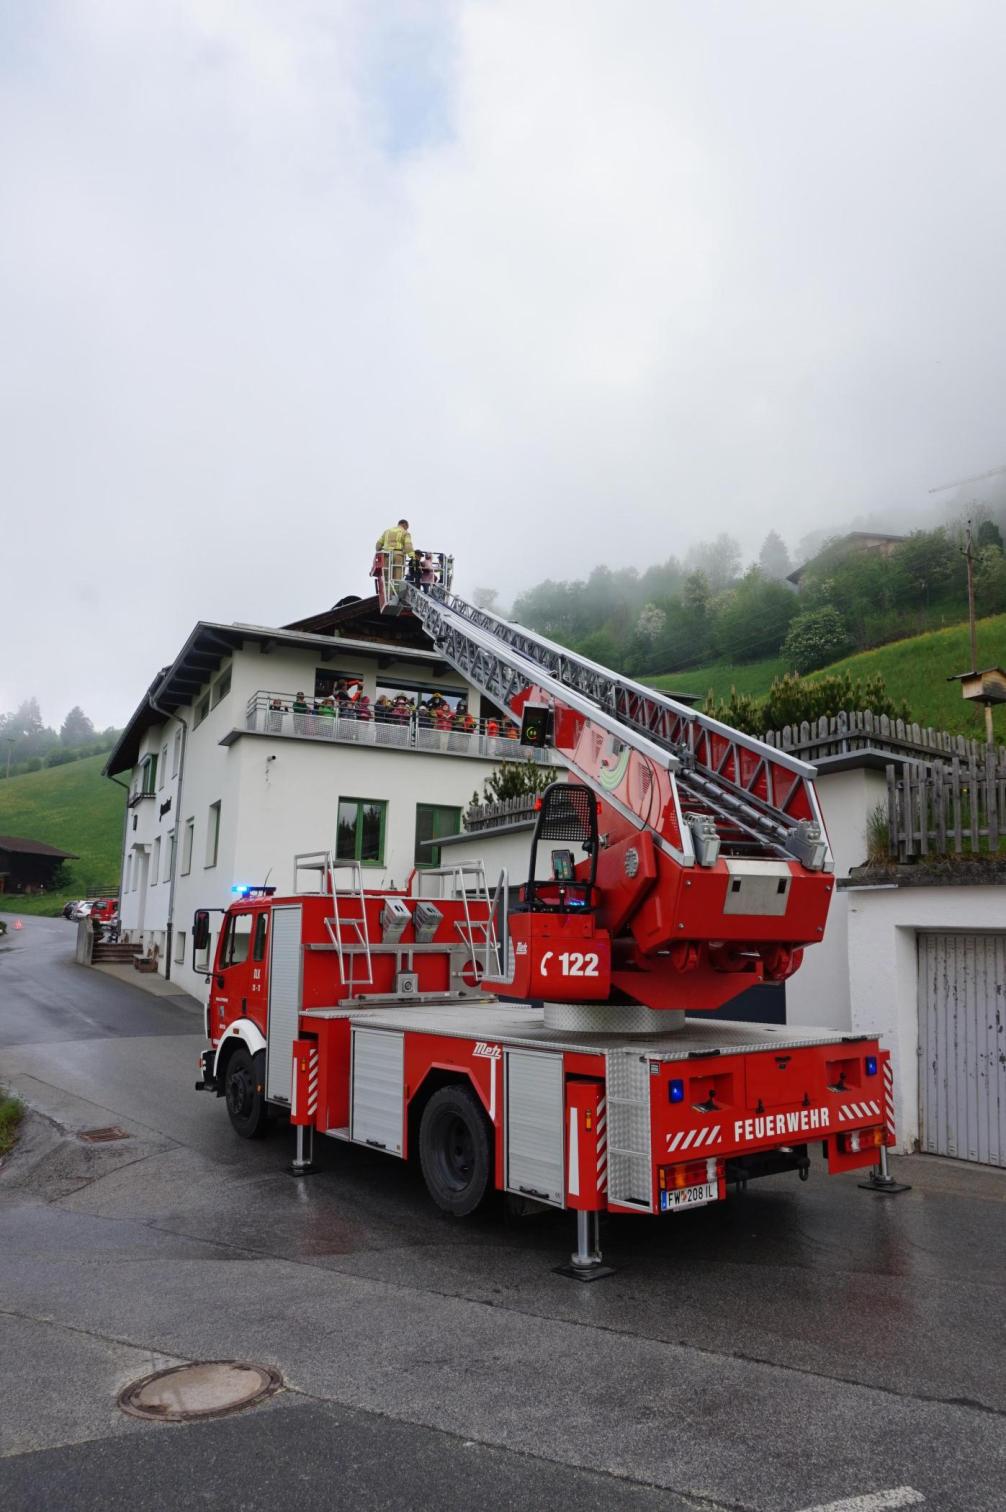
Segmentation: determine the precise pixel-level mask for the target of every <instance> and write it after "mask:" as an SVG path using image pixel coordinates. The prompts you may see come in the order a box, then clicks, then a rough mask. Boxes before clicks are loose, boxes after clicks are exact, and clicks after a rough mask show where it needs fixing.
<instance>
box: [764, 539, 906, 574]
mask: <svg viewBox="0 0 1006 1512" xmlns="http://www.w3.org/2000/svg"><path fill="white" fill-rule="evenodd" d="M907 540H908V537H907V536H903V535H884V534H883V533H882V532H881V531H879V530H850V531H849V532H848V533H847V534H846V535H844V536H838V537H836V539H835V540H834V541H831V542H830V543H829V544H828V545H827V546H824V547H823V548H822V549H821V550H820V551H819V552H818V553H817V556H812V557H809V558H808V559H807V561H806V562H801V564H800V566H799V567H795V568H794V569H793V571H792V572H790V573H788V574H787V576H786V581H787V583H798V582H799V581H800V579H801V578H802V577H803V575H804V573H805V572H806V571H807V568H808V567H809V566H810V564H811V562H816V561H817V559H818V557H822V556H824V555H825V554H826V553H827V552H829V551H834V549H835V547H836V546H855V545H856V543H857V542H859V543H860V544H861V545H863V544H865V543H867V542H871V541H872V542H875V543H876V544H877V545H878V546H879V545H882V544H884V543H892V544H894V545H897V544H898V543H899V542H901V541H907Z"/></svg>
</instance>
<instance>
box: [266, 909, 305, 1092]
mask: <svg viewBox="0 0 1006 1512" xmlns="http://www.w3.org/2000/svg"><path fill="white" fill-rule="evenodd" d="M271 934H272V939H271V940H270V942H269V1017H268V1021H267V1024H266V1036H265V1037H266V1052H265V1095H266V1099H267V1100H268V1101H269V1102H278V1103H283V1104H284V1105H286V1106H287V1107H289V1105H290V1084H291V1079H292V1075H293V1042H294V1040H295V1039H296V1038H297V1025H298V1022H299V1019H300V976H301V966H302V963H303V952H302V950H301V943H300V941H301V933H300V904H299V903H294V904H289V905H284V906H283V907H281V908H274V909H273V911H272V930H271Z"/></svg>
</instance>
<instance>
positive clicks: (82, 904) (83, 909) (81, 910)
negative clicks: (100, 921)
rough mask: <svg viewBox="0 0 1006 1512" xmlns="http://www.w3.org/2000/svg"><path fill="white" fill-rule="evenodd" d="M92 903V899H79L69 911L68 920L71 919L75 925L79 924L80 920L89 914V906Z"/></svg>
mask: <svg viewBox="0 0 1006 1512" xmlns="http://www.w3.org/2000/svg"><path fill="white" fill-rule="evenodd" d="M93 902H94V899H92V898H81V899H80V901H79V902H78V903H75V904H74V905H73V908H72V909H71V910H70V918H71V919H73V921H74V922H75V923H79V922H80V920H81V919H86V918H87V917H88V916H89V914H90V912H91V906H92V904H93Z"/></svg>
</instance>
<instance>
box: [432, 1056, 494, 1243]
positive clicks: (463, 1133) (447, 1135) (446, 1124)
mask: <svg viewBox="0 0 1006 1512" xmlns="http://www.w3.org/2000/svg"><path fill="white" fill-rule="evenodd" d="M419 1160H420V1164H421V1165H422V1168H423V1176H424V1178H425V1180H426V1185H427V1188H428V1189H429V1193H430V1196H431V1197H432V1198H433V1201H434V1202H435V1203H436V1204H437V1207H438V1208H441V1209H442V1210H443V1211H444V1212H445V1213H452V1214H453V1215H454V1217H455V1218H467V1217H468V1215H469V1213H474V1211H475V1209H476V1208H477V1207H478V1206H479V1205H480V1203H481V1202H482V1201H483V1200H484V1198H485V1196H486V1194H487V1192H488V1191H489V1187H490V1182H491V1178H492V1141H491V1138H490V1132H489V1125H488V1123H487V1122H486V1117H485V1114H484V1113H483V1111H482V1107H481V1104H480V1103H479V1101H478V1098H477V1097H476V1096H475V1094H474V1092H472V1091H471V1090H470V1089H469V1088H468V1087H463V1086H457V1085H455V1086H450V1087H441V1089H440V1091H439V1092H434V1094H433V1096H432V1097H431V1098H430V1100H429V1102H428V1103H427V1104H426V1107H425V1109H424V1110H423V1118H422V1122H421V1124H420V1125H419Z"/></svg>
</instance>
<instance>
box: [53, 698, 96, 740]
mask: <svg viewBox="0 0 1006 1512" xmlns="http://www.w3.org/2000/svg"><path fill="white" fill-rule="evenodd" d="M93 739H94V725H93V724H92V723H91V721H90V720H89V719H88V717H87V715H86V714H85V713H84V711H83V709H82V708H81V707H80V705H79V704H74V706H73V708H72V709H71V710H70V712H69V714H68V715H67V716H66V718H65V719H64V720H63V724H62V727H61V729H60V732H59V741H60V745H65V746H79V745H84V744H85V743H86V742H87V741H89V740H93Z"/></svg>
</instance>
